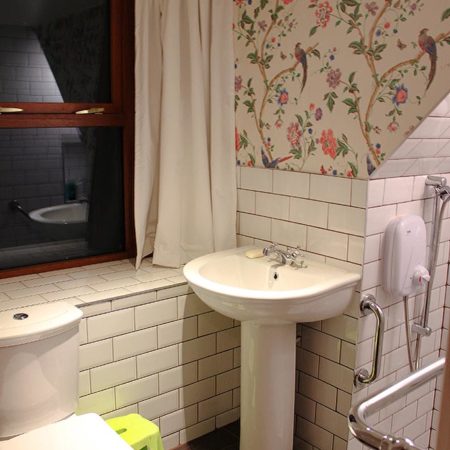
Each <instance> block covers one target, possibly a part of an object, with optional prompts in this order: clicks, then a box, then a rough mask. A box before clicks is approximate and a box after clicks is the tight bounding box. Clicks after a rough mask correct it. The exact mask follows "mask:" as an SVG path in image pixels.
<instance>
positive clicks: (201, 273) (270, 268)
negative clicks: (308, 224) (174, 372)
mask: <svg viewBox="0 0 450 450" xmlns="http://www.w3.org/2000/svg"><path fill="white" fill-rule="evenodd" d="M251 248H252V247H241V248H238V249H232V250H227V251H223V252H218V253H213V254H211V255H206V256H202V257H200V258H197V259H195V260H193V261H191V262H190V263H188V264H187V265H186V266H185V268H184V275H185V277H186V278H187V280H188V281H189V283H190V284H191V286H192V288H193V290H194V291H195V292H196V294H197V295H198V296H199V297H200V298H201V299H202V300H203V301H204V302H205V303H206V304H207V305H208V306H210V307H211V308H213V309H215V310H216V311H218V312H220V313H222V314H224V315H226V316H228V317H232V318H233V319H236V320H240V321H243V320H256V319H272V320H284V321H290V322H312V321H317V320H324V319H328V318H330V317H334V316H338V315H339V314H342V313H343V312H344V311H345V309H346V308H347V306H348V304H349V303H350V301H351V297H352V293H353V291H354V287H355V285H356V283H357V282H358V280H359V279H360V275H359V274H357V273H353V272H348V271H346V270H343V269H339V268H337V267H333V266H330V265H328V264H323V263H319V262H316V261H309V260H308V261H306V266H307V267H306V268H298V269H295V268H293V267H290V266H282V265H280V264H278V263H277V262H276V261H274V260H272V259H270V258H268V257H262V258H254V259H249V258H247V257H246V256H245V252H246V251H247V250H249V249H251Z"/></svg>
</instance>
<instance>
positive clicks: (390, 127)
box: [387, 121, 399, 133]
mask: <svg viewBox="0 0 450 450" xmlns="http://www.w3.org/2000/svg"><path fill="white" fill-rule="evenodd" d="M398 127H399V124H398V122H395V121H393V122H391V123H390V124H389V125H388V126H387V129H388V130H389V131H390V132H391V133H395V132H396V131H397V130H398Z"/></svg>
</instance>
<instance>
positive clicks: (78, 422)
mask: <svg viewBox="0 0 450 450" xmlns="http://www.w3.org/2000/svg"><path fill="white" fill-rule="evenodd" d="M130 449H131V447H130V446H129V445H128V444H127V443H126V442H125V441H124V440H123V439H122V438H121V437H119V435H118V434H117V433H116V432H115V431H114V430H113V429H112V428H110V427H109V426H108V425H107V424H106V423H105V422H104V420H103V419H102V418H101V417H100V416H98V415H97V414H83V415H81V416H72V417H70V418H68V419H65V420H61V421H60V422H56V423H52V424H50V425H46V426H44V427H40V428H36V429H35V430H32V431H29V432H28V433H25V434H21V435H20V436H17V437H15V438H13V439H10V440H8V441H3V442H0V450H130Z"/></svg>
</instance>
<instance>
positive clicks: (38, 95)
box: [0, 0, 111, 103]
mask: <svg viewBox="0 0 450 450" xmlns="http://www.w3.org/2000/svg"><path fill="white" fill-rule="evenodd" d="M109 9H110V6H109V1H108V0H76V1H67V0H14V2H13V7H12V4H11V0H0V101H1V102H39V103H40V102H51V103H55V102H56V103H61V102H65V103H85V102H87V103H108V102H110V101H111V81H110V39H109V35H110V22H109V17H110V11H109Z"/></svg>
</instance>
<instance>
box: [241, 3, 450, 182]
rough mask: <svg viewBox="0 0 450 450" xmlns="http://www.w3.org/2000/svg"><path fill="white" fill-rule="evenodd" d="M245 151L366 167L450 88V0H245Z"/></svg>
mask: <svg viewBox="0 0 450 450" xmlns="http://www.w3.org/2000/svg"><path fill="white" fill-rule="evenodd" d="M234 3H235V23H234V25H233V27H234V33H235V53H236V61H235V65H236V76H235V108H236V135H235V144H236V153H237V161H238V164H239V165H242V166H258V167H267V168H278V169H285V170H295V171H305V172H311V173H321V174H324V175H325V174H326V175H335V176H341V177H351V178H362V179H365V178H367V177H368V175H370V174H371V173H372V172H373V171H374V170H375V169H376V168H377V167H379V166H380V165H381V164H382V163H383V161H384V160H385V159H386V158H388V157H389V155H390V154H391V153H392V152H393V151H394V150H395V149H396V148H397V147H398V146H399V145H400V144H401V142H402V141H403V140H404V139H405V138H406V137H407V136H408V135H409V134H410V133H411V132H412V131H413V130H414V128H416V126H417V125H418V124H419V122H420V121H421V120H422V119H423V118H424V117H426V116H427V115H428V114H429V112H430V111H431V110H432V109H433V108H434V107H435V106H436V105H437V104H438V102H439V101H440V100H441V98H442V97H444V96H445V95H446V94H447V93H448V91H449V89H450V83H449V79H450V8H449V3H448V0H432V1H431V0H428V1H426V0H377V1H360V0H323V1H322V0H234Z"/></svg>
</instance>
